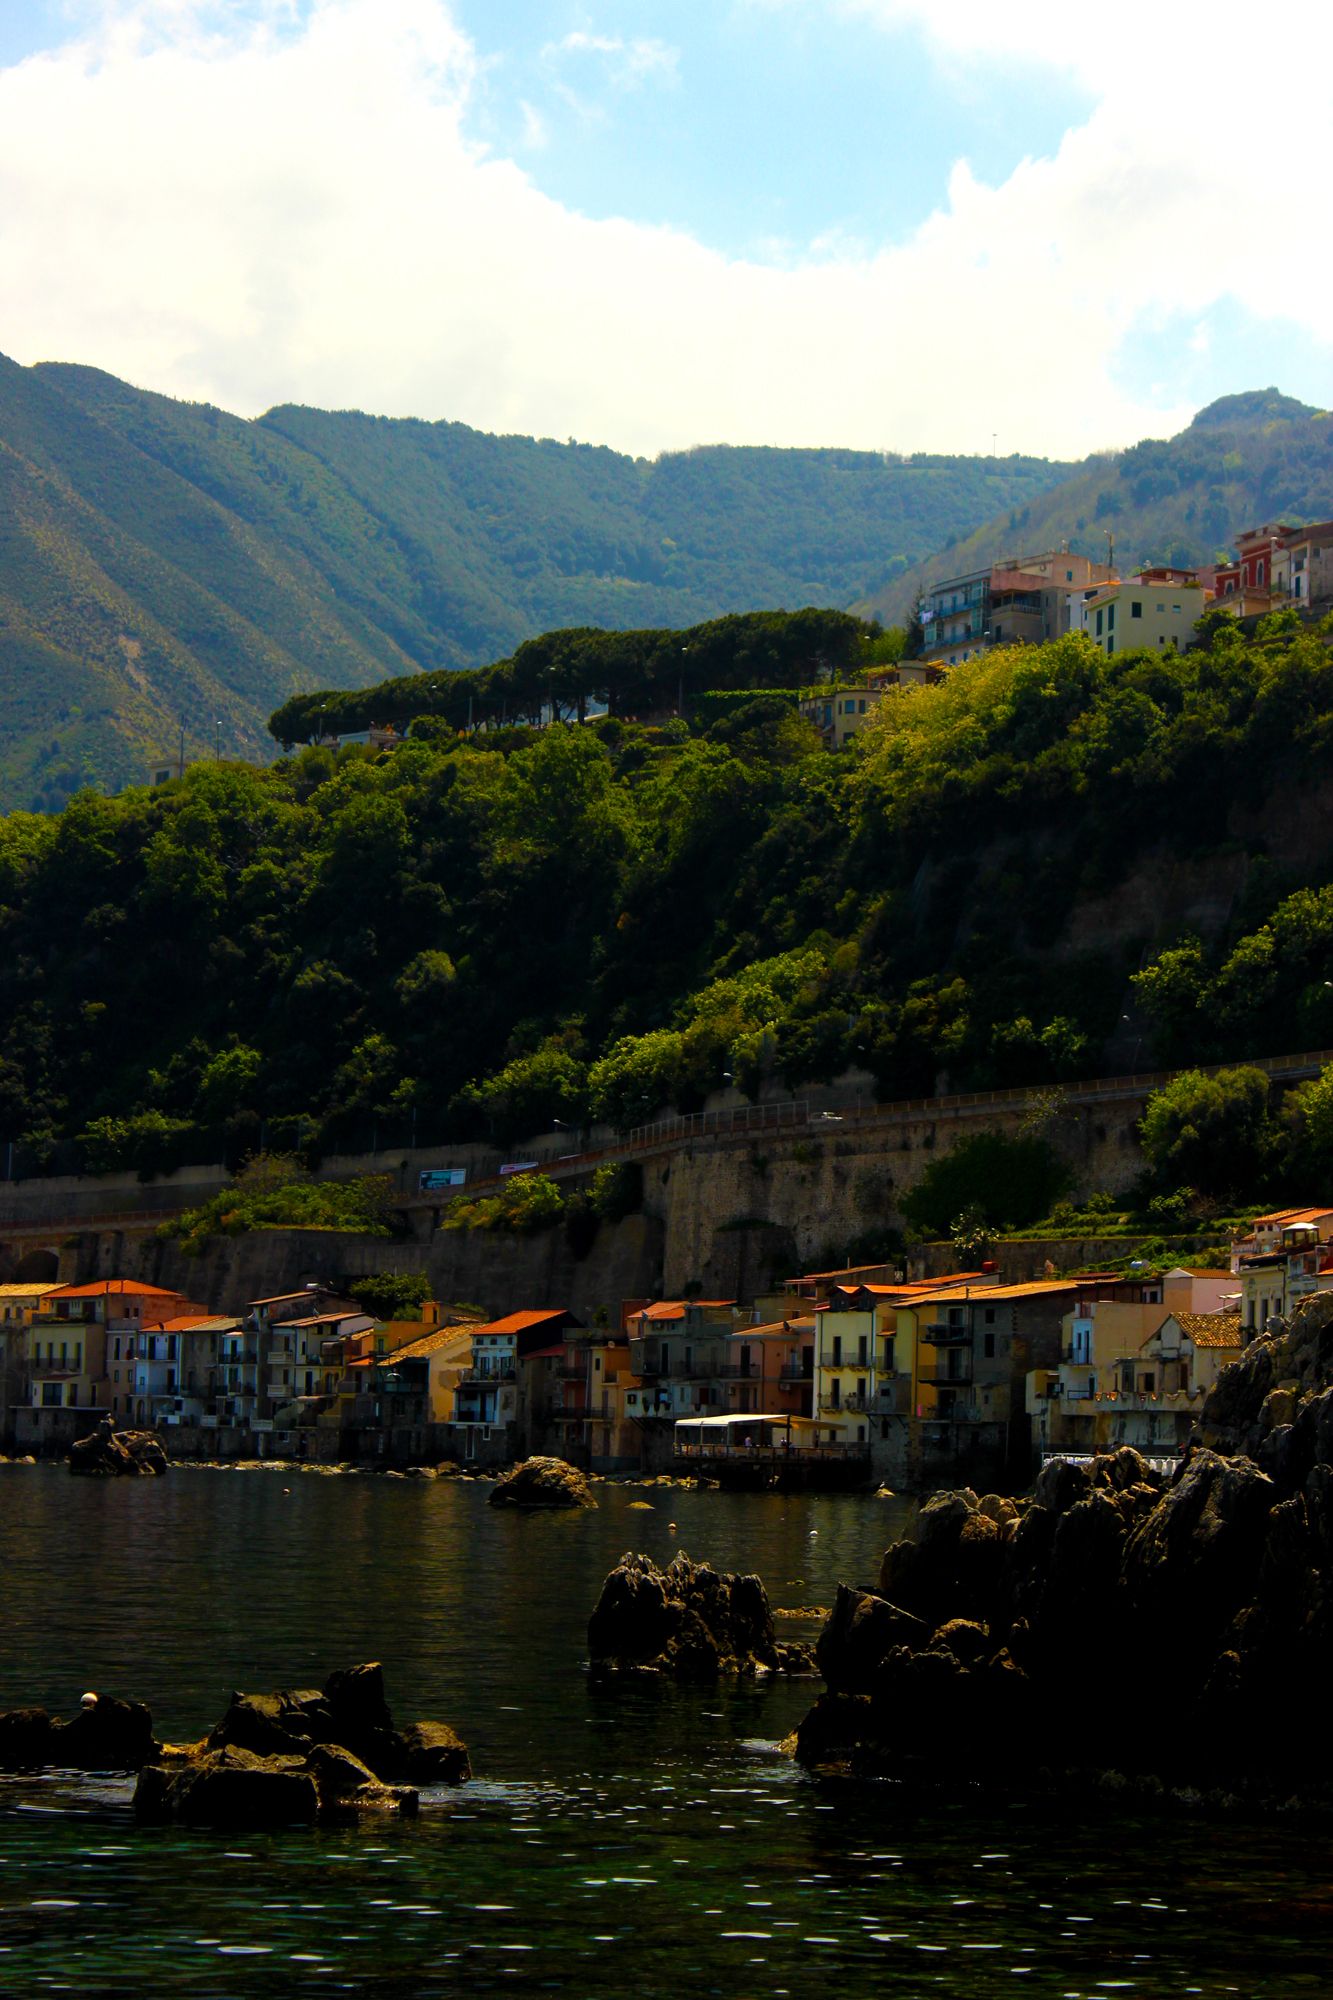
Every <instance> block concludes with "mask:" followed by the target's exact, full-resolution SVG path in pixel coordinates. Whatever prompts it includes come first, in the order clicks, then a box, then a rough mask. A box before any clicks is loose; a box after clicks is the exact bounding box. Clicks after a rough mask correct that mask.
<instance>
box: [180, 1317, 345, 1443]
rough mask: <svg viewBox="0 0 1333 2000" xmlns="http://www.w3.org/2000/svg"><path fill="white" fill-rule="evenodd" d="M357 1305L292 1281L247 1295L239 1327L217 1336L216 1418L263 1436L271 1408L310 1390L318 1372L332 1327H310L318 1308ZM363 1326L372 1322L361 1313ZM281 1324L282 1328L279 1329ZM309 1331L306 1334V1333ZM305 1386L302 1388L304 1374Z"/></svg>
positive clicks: (287, 1403) (271, 1426)
mask: <svg viewBox="0 0 1333 2000" xmlns="http://www.w3.org/2000/svg"><path fill="white" fill-rule="evenodd" d="M357 1311H358V1309H357V1307H356V1306H354V1305H352V1304H350V1303H349V1302H348V1301H347V1300H346V1299H339V1298H337V1297H336V1296H335V1294H334V1293H333V1292H332V1291H331V1290H330V1288H329V1287H328V1286H327V1285H321V1284H318V1283H310V1284H306V1285H297V1286H295V1287H293V1289H292V1290H291V1291H287V1292H277V1293H275V1294H274V1295H273V1297H271V1298H266V1299H251V1300H250V1302H249V1304H248V1305H247V1307H246V1309H245V1313H244V1316H243V1319H242V1322H241V1325H240V1327H239V1328H237V1329H235V1330H233V1331H232V1332H230V1333H226V1334H222V1335H220V1336H219V1340H218V1362H217V1398H216V1400H217V1410H218V1416H219V1419H220V1421H221V1422H223V1423H225V1424H228V1425H235V1426H237V1427H239V1428H240V1429H242V1430H249V1431H252V1432H254V1433H255V1434H256V1435H257V1436H265V1435H267V1434H268V1433H270V1432H271V1431H272V1430H273V1429H274V1410H275V1407H276V1406H277V1404H278V1403H279V1402H280V1403H281V1405H282V1407H283V1409H284V1411H286V1412H287V1413H288V1415H289V1417H290V1416H291V1415H293V1414H294V1413H292V1412H291V1411H290V1405H291V1404H292V1402H293V1399H294V1398H295V1397H296V1396H298V1395H301V1394H309V1395H312V1396H313V1395H315V1394H317V1393H318V1390H317V1389H316V1386H315V1384H316V1380H317V1378H318V1376H319V1373H320V1367H321V1355H320V1342H321V1341H322V1340H323V1339H324V1338H327V1337H328V1336H329V1335H330V1334H331V1333H332V1332H333V1331H334V1330H335V1329H334V1327H332V1326H327V1325H326V1326H325V1327H323V1328H322V1329H319V1330H315V1329H313V1327H312V1325H311V1323H312V1322H315V1321H317V1320H318V1319H319V1318H320V1316H321V1315H322V1314H325V1313H327V1312H333V1313H334V1314H335V1315H339V1316H352V1315H355V1314H357ZM360 1317H361V1319H362V1321H363V1322H364V1324H365V1325H366V1326H370V1325H372V1324H373V1322H372V1321H371V1320H370V1319H369V1318H368V1317H367V1316H366V1315H365V1314H361V1315H360ZM284 1329H285V1330H284ZM307 1335H309V1337H307ZM307 1374H308V1375H309V1376H310V1377H311V1384H310V1388H309V1390H306V1389H305V1388H304V1380H305V1377H306V1375H307Z"/></svg>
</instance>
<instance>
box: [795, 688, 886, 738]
mask: <svg viewBox="0 0 1333 2000" xmlns="http://www.w3.org/2000/svg"><path fill="white" fill-rule="evenodd" d="M885 693H886V690H885V689H884V688H883V687H849V688H822V689H820V691H819V692H818V693H816V694H813V695H810V696H808V697H807V699H806V700H804V701H803V702H802V703H801V714H802V716H803V717H804V718H805V720H806V721H807V722H810V723H813V724H814V726H815V728H816V729H817V730H818V731H819V733H820V735H821V736H822V737H823V739H824V748H825V749H826V750H841V749H842V747H843V745H844V744H845V743H847V742H849V741H850V739H851V738H852V737H853V736H855V735H856V734H857V732H858V730H861V729H864V728H865V726H866V723H867V722H868V721H869V719H870V717H871V716H872V715H873V714H874V713H875V710H876V709H877V708H878V706H879V704H880V702H881V701H882V700H883V699H884V695H885Z"/></svg>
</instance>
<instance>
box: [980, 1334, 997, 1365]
mask: <svg viewBox="0 0 1333 2000" xmlns="http://www.w3.org/2000/svg"><path fill="white" fill-rule="evenodd" d="M981 1346H982V1352H983V1353H984V1354H985V1357H986V1359H987V1361H993V1360H994V1359H995V1335H994V1334H993V1333H988V1334H987V1335H986V1336H985V1338H984V1339H983V1340H982V1343H981Z"/></svg>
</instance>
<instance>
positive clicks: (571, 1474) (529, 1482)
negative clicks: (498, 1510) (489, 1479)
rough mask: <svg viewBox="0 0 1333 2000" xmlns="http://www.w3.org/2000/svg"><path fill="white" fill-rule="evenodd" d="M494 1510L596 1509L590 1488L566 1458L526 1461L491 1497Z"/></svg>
mask: <svg viewBox="0 0 1333 2000" xmlns="http://www.w3.org/2000/svg"><path fill="white" fill-rule="evenodd" d="M491 1505H492V1507H524V1508H532V1509H537V1508H542V1507H595V1506H596V1505H597V1502H596V1500H595V1499H594V1498H593V1492H592V1488H591V1486H589V1484H588V1481H587V1479H586V1477H585V1476H584V1474H583V1473H581V1472H580V1471H579V1469H578V1467H577V1466H576V1465H567V1464H566V1462H565V1460H564V1459H563V1458H525V1459H524V1460H523V1463H522V1464H521V1465H516V1466H514V1467H512V1468H511V1470H510V1471H508V1472H506V1473H505V1475H504V1477H503V1479H501V1480H500V1481H499V1482H498V1484H497V1485H496V1486H495V1488H494V1490H493V1491H492V1493H491Z"/></svg>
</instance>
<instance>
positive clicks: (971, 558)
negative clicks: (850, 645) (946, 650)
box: [854, 389, 1333, 624]
mask: <svg viewBox="0 0 1333 2000" xmlns="http://www.w3.org/2000/svg"><path fill="white" fill-rule="evenodd" d="M1330 514H1333V415H1330V413H1329V412H1328V411H1326V410H1313V409H1310V408H1309V407H1308V405H1306V404H1304V403H1298V402H1297V401H1295V399H1294V398H1293V397H1291V396H1283V395H1282V394H1280V393H1279V391H1278V390H1276V389H1255V390H1250V391H1248V392H1246V393H1245V394H1243V395H1238V396H1223V397H1221V398H1220V399H1219V400H1218V401H1217V402H1215V403H1210V404H1209V405H1208V407H1207V409H1204V410H1200V412H1199V414H1198V415H1197V416H1196V417H1195V418H1194V420H1193V422H1192V423H1191V424H1190V425H1189V427H1188V429H1186V430H1183V431H1181V432H1180V433H1179V434H1178V435H1177V436H1176V437H1173V438H1168V439H1164V440H1158V439H1151V438H1149V439H1145V440H1144V442H1143V443H1142V444H1136V445H1134V446H1132V447H1131V449H1130V450H1128V451H1122V452H1104V453H1097V454H1095V455H1094V456H1093V457H1091V458H1089V459H1086V460H1085V461H1084V463H1083V464H1082V465H1081V466H1079V467H1077V468H1076V469H1075V470H1074V471H1073V472H1072V473H1071V474H1070V476H1069V477H1068V478H1066V479H1063V480H1061V481H1059V482H1058V483H1057V484H1054V485H1052V486H1050V487H1048V488H1047V489H1046V490H1045V491H1044V492H1043V493H1041V494H1039V495H1037V496H1036V497H1034V498H1033V499H1032V500H1030V501H1028V502H1026V503H1024V504H1023V505H1022V506H1018V507H1011V508H1009V509H1008V510H1006V511H1000V512H997V513H996V515H995V517H994V518H993V519H992V520H990V521H987V522H986V523H985V525H984V526H982V527H980V528H978V529H977V530H976V531H975V532H974V533H972V534H968V535H961V536H959V537H958V538H957V539H956V540H955V541H953V542H951V543H949V544H948V545H947V546H942V547H941V548H940V549H939V550H938V551H937V552H936V553H935V554H933V555H932V556H931V557H930V559H929V560H928V561H926V562H923V563H919V564H917V565H915V566H914V567H912V568H911V569H908V570H905V571H900V572H899V573H898V574H897V575H895V576H890V577H888V578H887V580H886V581H885V582H884V583H883V584H882V585H881V586H880V587H879V588H878V589H877V590H875V591H873V592H871V593H870V595H869V596H867V597H866V598H865V599H863V600H862V601H861V602H860V603H858V604H857V605H856V606H855V607H854V608H855V609H856V610H857V611H859V612H860V613H861V615H862V616H863V617H872V616H873V617H879V618H882V619H883V620H884V622H885V623H887V624H896V623H901V622H903V621H904V620H906V619H907V618H909V617H910V616H911V612H912V607H913V605H914V604H915V602H916V600H917V598H918V597H919V596H920V594H921V592H922V591H923V590H925V589H927V588H929V586H930V585H931V584H933V583H935V582H937V581H938V580H939V579H940V578H941V577H946V576H955V575H959V574H962V573H964V572H966V571H968V570H972V569H980V568H982V567H984V566H985V565H986V564H987V563H991V562H994V561H996V560H997V559H998V558H1000V557H1003V556H1015V555H1020V554H1022V553H1024V552H1027V553H1035V552H1037V551H1038V550H1041V549H1048V548H1058V547H1060V546H1061V544H1062V543H1065V542H1067V543H1068V545H1069V547H1070V548H1071V549H1072V550H1073V551H1074V553H1075V554H1076V555H1085V556H1091V557H1092V558H1093V559H1094V561H1098V562H1105V560H1106V557H1107V548H1108V542H1107V537H1108V535H1110V536H1112V537H1114V543H1115V559H1116V563H1117V565H1119V566H1121V567H1125V568H1135V567H1138V566H1139V565H1140V564H1142V563H1145V562H1174V563H1185V564H1190V565H1194V564H1197V563H1207V562H1216V561H1218V560H1220V559H1221V558H1222V557H1224V556H1226V555H1227V554H1229V553H1230V551H1231V548H1232V545H1233V543H1234V540H1235V537H1236V535H1237V534H1238V533H1239V532H1240V531H1241V530H1242V529H1244V528H1247V527H1251V526H1254V525H1257V524H1259V523H1261V522H1264V521H1276V520H1286V521H1292V522H1295V523H1297V524H1299V523H1301V522H1305V521H1312V520H1326V519H1327V518H1328V517H1329V515H1330Z"/></svg>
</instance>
